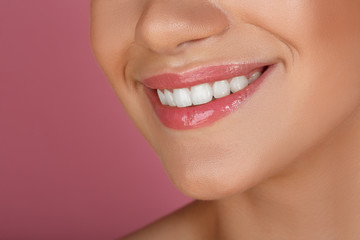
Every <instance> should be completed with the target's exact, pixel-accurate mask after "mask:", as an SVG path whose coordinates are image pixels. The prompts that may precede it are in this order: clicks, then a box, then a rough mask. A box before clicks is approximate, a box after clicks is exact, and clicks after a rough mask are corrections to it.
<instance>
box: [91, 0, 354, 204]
mask: <svg viewBox="0 0 360 240" xmlns="http://www.w3.org/2000/svg"><path fill="white" fill-rule="evenodd" d="M91 8H92V14H91V43H92V46H93V50H94V53H95V56H96V58H97V60H98V62H99V64H100V66H101V68H102V69H103V71H104V72H105V74H106V76H107V78H108V79H109V82H110V83H111V85H112V87H113V89H114V91H115V92H116V94H117V96H118V97H119V99H120V101H121V103H122V105H123V107H124V108H125V110H126V111H127V113H128V115H129V116H130V118H131V119H132V121H133V122H134V123H135V125H136V126H137V128H138V129H139V130H140V131H141V133H142V134H143V135H144V136H145V138H146V139H147V140H148V142H149V143H150V144H151V145H152V147H153V148H154V150H155V151H156V153H157V154H158V156H159V158H160V159H161V161H162V163H163V165H164V168H165V170H166V171H167V173H168V175H169V177H170V178H171V180H172V181H173V182H174V184H175V185H176V186H177V187H178V188H179V189H180V190H181V191H183V192H184V193H185V194H187V195H190V196H192V197H195V198H198V199H219V198H224V197H227V196H230V195H233V194H236V193H239V192H243V191H245V190H247V189H249V188H251V187H253V186H255V185H256V184H258V183H260V182H261V181H263V180H264V179H266V178H268V177H270V176H274V175H276V174H277V173H279V172H280V171H281V169H284V168H285V167H286V166H289V165H291V163H293V162H294V161H296V159H297V158H298V157H299V156H300V155H301V154H304V153H306V152H308V151H310V149H312V148H313V147H314V146H316V145H317V144H318V143H319V142H321V141H322V140H324V139H326V137H327V136H328V135H329V134H330V132H332V131H333V130H334V129H335V128H337V127H338V126H339V125H341V124H342V123H343V122H344V121H345V120H346V119H347V118H349V116H350V115H351V114H352V113H354V111H357V108H358V106H359V103H360V78H359V77H358V76H359V74H360V68H359V64H360V44H359V43H360V15H359V14H358V12H359V10H360V1H358V0H346V1H340V0H315V1H314V0H273V1H268V0H251V1H250V0H211V1H210V0H182V1H179V0H166V1H163V0H93V1H92V4H91ZM256 74H258V75H256ZM260 74H261V75H260ZM259 75H260V77H259ZM256 77H258V78H256ZM254 79H255V80H254ZM251 81H252V82H251ZM229 88H230V90H229ZM157 89H160V90H161V93H159V94H160V96H158V94H157ZM165 89H167V90H166V91H165ZM239 89H240V90H239ZM166 92H167V93H166ZM229 93H230V94H229ZM162 94H164V96H163V95H162ZM214 94H216V95H217V96H216V97H215V95H214ZM165 95H166V96H165ZM160 99H161V100H162V101H163V103H164V104H167V106H166V105H163V104H162V103H161V101H160ZM173 105H176V106H173Z"/></svg>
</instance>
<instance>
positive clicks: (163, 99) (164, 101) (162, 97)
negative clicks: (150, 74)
mask: <svg viewBox="0 0 360 240" xmlns="http://www.w3.org/2000/svg"><path fill="white" fill-rule="evenodd" d="M157 94H158V96H159V99H160V102H161V104H162V105H168V102H167V100H166V97H165V95H164V93H163V92H162V91H161V90H159V89H158V90H157Z"/></svg>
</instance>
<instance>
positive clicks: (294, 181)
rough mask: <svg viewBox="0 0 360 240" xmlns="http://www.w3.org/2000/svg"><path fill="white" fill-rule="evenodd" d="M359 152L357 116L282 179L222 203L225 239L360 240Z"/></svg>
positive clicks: (220, 226)
mask: <svg viewBox="0 0 360 240" xmlns="http://www.w3.org/2000/svg"><path fill="white" fill-rule="evenodd" d="M359 146H360V118H359V116H354V117H352V118H351V119H349V120H348V121H346V122H344V123H343V124H342V125H341V126H340V127H338V129H336V130H335V131H334V132H333V133H332V134H331V136H329V137H328V138H327V139H326V141H324V142H322V143H321V144H319V146H317V147H316V148H314V149H313V150H312V151H311V152H308V153H306V154H304V155H303V156H301V157H299V158H298V159H297V160H296V161H295V162H294V164H292V166H289V167H288V168H287V169H285V170H283V171H282V172H281V174H279V175H277V176H274V177H272V178H269V179H268V180H266V181H264V182H263V183H261V184H259V185H257V186H255V187H253V188H252V189H250V190H248V191H246V192H244V193H242V194H241V195H239V196H233V197H231V198H228V199H224V200H220V201H218V202H217V203H216V207H217V215H218V216H217V217H218V219H219V221H218V226H217V228H218V234H219V235H220V236H221V239H269V237H270V238H271V237H276V239H317V240H325V239H326V240H329V239H347V240H352V239H354V240H355V239H359V236H360V217H359V216H360V215H359V213H360V147H359ZM224 223H226V225H225V224H224Z"/></svg>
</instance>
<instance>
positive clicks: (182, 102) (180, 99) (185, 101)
mask: <svg viewBox="0 0 360 240" xmlns="http://www.w3.org/2000/svg"><path fill="white" fill-rule="evenodd" d="M190 94H191V93H190V90H189V89H188V88H181V89H174V93H173V97H174V101H175V103H176V106H177V107H188V106H191V105H192V101H191V97H190Z"/></svg>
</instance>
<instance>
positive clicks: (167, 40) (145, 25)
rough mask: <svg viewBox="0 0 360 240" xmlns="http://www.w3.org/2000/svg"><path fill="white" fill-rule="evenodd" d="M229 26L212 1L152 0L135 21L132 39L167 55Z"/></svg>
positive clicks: (216, 33)
mask: <svg viewBox="0 0 360 240" xmlns="http://www.w3.org/2000/svg"><path fill="white" fill-rule="evenodd" d="M228 29H229V22H228V19H227V16H226V15H225V14H224V13H223V12H222V11H221V10H220V9H218V8H217V7H216V6H213V5H211V4H202V3H201V1H181V2H180V1H178V0H168V1H152V2H150V3H149V4H148V5H147V7H146V8H145V9H144V11H143V13H142V15H141V17H140V19H139V20H138V24H137V26H136V32H135V42H136V43H137V44H138V45H140V46H142V47H145V48H147V49H150V50H152V51H154V52H157V53H160V54H165V53H166V54H170V53H174V52H177V51H178V50H179V49H180V48H184V47H185V46H187V45H189V44H193V43H199V42H202V41H204V40H205V39H208V38H211V37H213V36H217V35H219V34H222V33H223V32H225V31H226V30H228Z"/></svg>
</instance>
